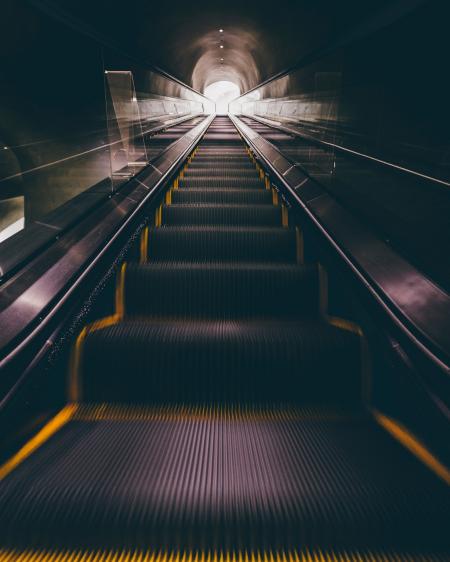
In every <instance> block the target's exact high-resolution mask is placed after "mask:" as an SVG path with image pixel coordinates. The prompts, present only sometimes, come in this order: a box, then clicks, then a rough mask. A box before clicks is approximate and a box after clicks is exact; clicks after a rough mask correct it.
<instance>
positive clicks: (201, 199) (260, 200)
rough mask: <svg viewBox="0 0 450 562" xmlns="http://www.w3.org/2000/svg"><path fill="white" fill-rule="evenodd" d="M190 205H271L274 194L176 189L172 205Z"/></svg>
mask: <svg viewBox="0 0 450 562" xmlns="http://www.w3.org/2000/svg"><path fill="white" fill-rule="evenodd" d="M177 203H180V204H189V203H222V204H225V205H226V204H229V203H235V204H238V203H242V204H247V205H264V204H266V205H271V204H272V193H271V192H270V191H268V190H262V189H258V190H256V189H255V190H253V189H245V190H243V189H188V188H184V189H175V190H174V191H173V192H172V204H177Z"/></svg>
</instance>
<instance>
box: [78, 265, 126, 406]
mask: <svg viewBox="0 0 450 562" xmlns="http://www.w3.org/2000/svg"><path fill="white" fill-rule="evenodd" d="M126 269H127V263H126V262H123V263H122V265H121V267H120V270H119V272H118V274H117V278H116V289H115V294H114V306H115V311H114V314H111V315H110V316H106V317H105V318H101V319H100V320H95V321H94V322H92V323H91V324H87V325H86V326H85V327H84V328H83V329H82V330H81V332H80V334H79V335H78V337H77V340H76V342H75V346H74V348H73V350H72V354H71V359H70V369H69V381H68V396H69V400H70V401H71V402H79V401H80V400H81V398H82V392H81V385H80V379H81V360H82V357H83V346H84V340H85V339H86V336H87V335H88V334H91V333H92V332H96V331H97V330H102V329H103V328H108V327H109V326H114V325H115V324H118V323H119V322H121V321H122V320H123V317H124V316H125V277H126Z"/></svg>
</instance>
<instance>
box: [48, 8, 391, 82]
mask: <svg viewBox="0 0 450 562" xmlns="http://www.w3.org/2000/svg"><path fill="white" fill-rule="evenodd" d="M58 4H59V5H60V6H61V5H63V6H64V7H65V9H66V10H68V11H70V12H72V13H73V14H74V15H76V16H77V17H79V18H81V19H84V20H85V21H87V22H88V23H90V24H91V25H93V26H94V27H95V28H96V29H98V30H99V31H101V32H102V33H103V34H106V35H109V36H111V37H113V38H114V39H115V41H116V42H118V43H120V44H121V45H122V47H123V49H124V50H127V51H128V52H132V53H134V54H138V55H140V56H141V57H143V58H145V59H147V60H149V61H152V62H153V63H154V64H157V65H158V66H160V67H161V68H164V69H165V70H166V71H168V72H170V73H172V74H173V75H175V76H177V77H178V78H179V79H181V80H182V81H183V82H185V83H187V84H189V85H190V86H192V87H194V88H195V89H197V90H199V91H203V90H204V88H205V87H206V86H207V85H209V84H211V83H212V82H215V81H218V80H229V81H232V82H235V83H236V84H238V86H239V87H240V89H241V91H242V92H245V91H246V90H248V89H250V88H252V87H253V86H256V85H257V84H258V83H259V82H261V81H262V80H264V79H266V78H268V77H270V76H271V75H273V74H274V73H276V72H279V71H280V70H282V69H283V68H285V67H287V66H290V65H292V64H294V63H295V62H297V61H298V60H299V59H300V58H301V57H302V56H304V55H306V54H308V53H309V52H311V51H313V50H314V49H316V48H318V47H322V46H325V45H326V44H327V43H328V42H329V41H331V40H332V39H333V38H334V37H335V36H336V35H337V34H338V33H341V32H342V31H344V30H345V28H348V27H350V26H351V25H352V24H354V23H356V22H357V21H358V20H359V19H361V18H362V17H367V15H368V14H370V13H371V12H372V11H375V10H376V9H378V8H380V7H381V6H382V5H386V4H389V0H364V2H361V0H341V1H340V2H337V1H336V0H314V2H311V0H297V1H293V0H271V1H268V0H262V1H255V0H252V1H250V2H246V1H245V0H239V1H237V0H229V1H226V2H225V1H223V0H219V1H214V0H210V1H208V2H205V1H204V0H201V1H198V2H194V3H192V2H186V1H185V0H170V1H165V0H158V1H155V0H133V1H131V2H124V1H123V0H122V1H120V2H119V1H111V0H109V1H107V0H79V1H78V2H76V3H75V2H73V1H72V0H60V1H59V3H58ZM219 28H223V30H224V33H223V34H221V33H219ZM221 42H222V44H223V47H224V48H223V49H220V44H221ZM221 58H223V59H224V60H223V61H221Z"/></svg>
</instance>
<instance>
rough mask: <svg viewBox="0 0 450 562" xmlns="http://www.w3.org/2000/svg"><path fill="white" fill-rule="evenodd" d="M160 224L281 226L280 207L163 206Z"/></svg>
mask: <svg viewBox="0 0 450 562" xmlns="http://www.w3.org/2000/svg"><path fill="white" fill-rule="evenodd" d="M162 223H163V224H165V225H168V226H181V225H223V226H226V225H242V226H281V207H275V206H274V205H207V204H203V205H202V204H197V205H163V208H162Z"/></svg>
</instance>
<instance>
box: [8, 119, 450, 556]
mask: <svg viewBox="0 0 450 562" xmlns="http://www.w3.org/2000/svg"><path fill="white" fill-rule="evenodd" d="M186 127H187V125H186ZM177 130H179V131H182V130H184V129H183V127H182V126H179V127H177ZM173 134H174V131H173V130H172V131H171V132H170V131H169V132H167V134H166V135H165V137H164V136H163V138H161V139H159V141H158V140H157V139H155V141H152V142H155V145H154V146H156V144H157V143H159V142H160V143H161V146H163V145H164V146H165V145H166V144H168V142H170V136H171V135H172V136H173ZM177 183H178V189H175V188H174V189H172V190H171V192H170V197H169V196H168V198H167V204H165V205H163V206H162V207H161V217H162V220H161V225H160V226H157V227H156V226H155V227H150V228H149V229H148V239H147V240H146V241H145V242H146V243H147V245H148V256H147V262H146V263H130V264H128V265H127V267H126V269H125V270H124V274H123V275H122V278H123V280H124V290H123V297H124V300H123V305H124V310H125V314H124V317H123V319H122V318H120V317H119V316H118V315H115V316H112V317H110V318H109V319H103V320H102V321H100V322H99V323H97V324H95V325H94V326H92V325H91V326H90V327H88V328H87V329H86V330H85V332H83V334H84V340H82V346H81V347H79V348H77V349H78V352H79V355H78V356H77V355H76V354H75V355H74V357H75V358H76V359H77V361H78V363H77V361H75V362H74V365H77V364H78V369H75V370H74V371H73V372H72V376H73V377H75V379H71V381H72V382H74V380H75V382H76V383H77V385H78V387H79V388H80V391H81V397H80V400H79V401H78V402H76V403H75V404H72V405H71V406H70V408H71V412H72V418H70V419H68V420H66V423H65V425H63V426H62V427H60V428H59V430H58V431H57V432H55V433H53V434H50V436H48V435H47V437H48V438H47V440H46V441H45V442H43V443H42V444H41V445H40V446H39V447H38V448H37V449H36V450H35V451H34V452H33V453H32V454H30V453H29V451H28V452H27V453H26V454H25V458H24V460H22V462H21V463H19V464H18V466H17V467H16V468H14V470H12V471H11V472H10V473H9V474H8V475H7V476H6V477H4V478H3V479H0V560H3V558H5V560H8V561H9V560H14V561H15V560H17V561H19V560H20V561H21V562H41V561H42V562H72V561H74V562H114V561H118V562H344V561H349V560H350V561H352V562H353V561H355V562H366V561H367V562H369V561H370V562H374V561H377V562H378V561H380V562H391V561H392V562H399V561H400V560H401V561H409V562H413V561H419V560H420V561H421V562H426V561H430V562H431V561H433V562H434V561H442V562H443V561H444V560H448V559H449V558H448V552H449V550H450V535H449V533H448V522H449V521H450V487H447V486H445V485H444V484H443V483H442V482H441V481H440V480H439V479H438V478H436V476H435V475H434V474H433V473H432V472H431V471H429V470H428V469H427V468H426V467H425V466H424V465H423V464H422V463H421V462H419V461H418V460H417V459H416V458H415V457H414V456H412V455H411V454H410V452H409V451H407V450H406V449H405V448H403V447H402V446H401V445H400V444H399V443H398V442H397V441H396V440H395V439H393V438H392V437H391V436H390V435H389V434H388V433H387V432H386V431H384V430H383V429H382V428H381V427H380V426H379V425H377V423H376V422H375V421H374V419H373V417H372V416H371V415H369V413H368V412H367V409H366V408H365V406H364V404H363V402H362V400H361V395H362V387H363V383H364V381H363V379H362V375H361V365H362V346H361V340H360V337H359V335H358V334H356V333H354V332H353V331H351V330H348V329H341V328H338V327H335V326H334V325H332V323H330V322H328V321H327V318H326V317H324V316H323V314H322V313H321V311H320V308H321V307H320V303H319V301H320V276H319V269H318V267H317V266H316V265H315V264H309V265H308V264H307V265H303V264H299V263H297V250H298V248H297V240H298V236H297V233H298V231H297V230H296V229H295V228H292V226H290V227H283V226H282V220H281V219H282V215H281V207H280V206H279V205H274V204H273V200H272V193H271V191H268V190H266V189H265V186H264V181H263V180H261V179H260V177H259V172H258V170H257V169H256V166H255V164H254V163H253V162H252V160H251V158H250V157H249V156H248V154H247V153H246V151H245V147H244V144H243V142H242V140H241V138H240V137H239V135H238V134H237V131H236V129H235V127H234V125H233V123H232V121H231V120H230V119H229V118H228V117H216V118H215V119H214V120H213V122H212V124H211V125H210V127H209V129H208V131H207V133H206V134H205V135H204V137H203V139H202V141H201V142H200V144H199V145H198V147H197V149H196V151H195V152H194V154H193V156H192V157H191V158H190V159H188V161H187V165H186V167H185V169H184V170H183V173H182V174H181V177H180V178H179V179H178V182H177ZM175 186H176V184H175ZM170 201H171V202H170ZM275 201H276V200H275ZM169 202H170V204H169ZM290 224H291V223H290ZM144 232H147V230H145V231H144ZM141 247H142V248H145V247H146V245H145V244H142V246H141ZM144 261H145V260H144ZM119 320H120V321H119ZM51 423H53V422H50V424H51ZM43 431H44V433H45V431H46V427H44V429H43Z"/></svg>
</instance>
